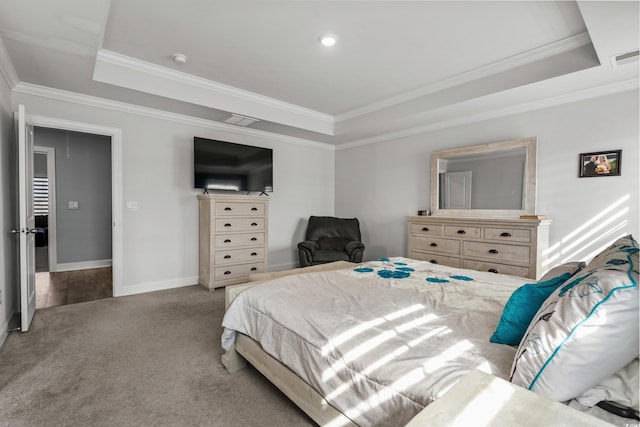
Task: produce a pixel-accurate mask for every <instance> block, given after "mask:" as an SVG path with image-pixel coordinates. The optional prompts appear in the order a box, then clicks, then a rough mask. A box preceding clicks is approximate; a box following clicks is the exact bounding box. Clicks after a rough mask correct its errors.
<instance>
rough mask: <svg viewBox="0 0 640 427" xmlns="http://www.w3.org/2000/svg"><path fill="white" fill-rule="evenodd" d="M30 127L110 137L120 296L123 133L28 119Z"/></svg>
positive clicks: (115, 266)
mask: <svg viewBox="0 0 640 427" xmlns="http://www.w3.org/2000/svg"><path fill="white" fill-rule="evenodd" d="M31 121H32V123H33V126H38V127H44V128H53V129H61V130H70V131H74V132H83V133H90V134H95V135H104V136H109V137H111V247H112V249H111V259H112V272H113V296H114V297H117V296H121V295H123V294H124V293H123V265H122V260H123V230H122V229H123V227H122V218H123V213H122V194H123V190H122V166H123V165H122V129H119V128H112V127H107V126H101V125H96V124H92V123H83V122H76V121H71V120H65V119H58V118H55V117H47V116H39V115H31Z"/></svg>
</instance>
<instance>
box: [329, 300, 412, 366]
mask: <svg viewBox="0 0 640 427" xmlns="http://www.w3.org/2000/svg"><path fill="white" fill-rule="evenodd" d="M422 309H424V305H423V304H414V305H412V306H410V307H407V308H403V309H402V310H398V311H395V312H393V313H389V314H387V315H384V316H381V317H378V318H377V319H373V320H370V321H368V322H364V323H361V324H359V325H358V326H354V327H353V328H351V329H349V330H348V331H345V332H343V333H341V334H340V335H338V336H336V337H333V338H331V339H330V340H329V342H328V343H327V344H326V345H325V346H324V347H322V355H323V356H326V355H328V354H329V353H330V352H331V351H333V350H334V349H335V348H336V347H337V346H339V345H340V344H344V343H345V342H347V341H349V340H350V339H352V338H354V337H356V336H357V335H360V334H361V333H363V332H366V331H368V330H369V329H372V328H374V327H376V326H378V325H381V324H383V323H384V322H386V321H392V320H395V319H398V318H400V317H402V316H406V315H407V314H411V313H413V312H415V311H418V310H422Z"/></svg>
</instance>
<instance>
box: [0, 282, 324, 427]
mask: <svg viewBox="0 0 640 427" xmlns="http://www.w3.org/2000/svg"><path fill="white" fill-rule="evenodd" d="M223 310H224V290H222V289H219V290H216V291H215V292H208V291H206V290H204V289H202V288H200V287H198V286H190V287H186V288H180V289H173V290H169V291H160V292H154V293H148V294H143V295H134V296H128V297H121V298H109V299H104V300H100V301H91V302H85V303H80V304H74V305H67V306H61V307H52V308H47V309H42V310H38V311H37V312H36V315H35V318H34V321H33V324H32V327H31V330H30V331H29V332H28V333H24V334H21V333H17V332H12V333H10V335H9V337H8V338H7V341H6V342H5V344H4V346H3V347H2V349H1V350H0V425H10V426H45V425H46V426H52V425H55V426H62V425H67V426H76V425H77V426H87V425H92V426H149V425H154V426H156V425H170V426H225V427H227V426H313V425H315V424H314V423H313V422H312V421H311V420H310V419H309V418H308V417H306V415H304V414H303V413H302V412H301V411H300V410H299V409H298V408H296V407H295V405H293V404H292V403H291V402H290V401H289V400H288V399H287V398H286V397H285V396H284V395H282V394H281V393H280V392H279V391H278V390H277V389H276V388H275V387H274V386H272V385H271V384H270V383H269V382H268V381H266V380H265V379H264V378H263V377H262V376H261V375H260V374H259V373H258V372H257V371H255V370H254V369H253V368H248V369H245V370H243V371H241V372H238V373H236V374H233V375H230V374H228V373H227V372H226V371H225V369H224V367H223V366H222V364H221V363H220V356H221V354H222V349H221V348H220V334H221V326H220V323H221V320H222V315H223Z"/></svg>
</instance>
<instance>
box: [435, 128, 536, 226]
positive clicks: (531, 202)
mask: <svg viewBox="0 0 640 427" xmlns="http://www.w3.org/2000/svg"><path fill="white" fill-rule="evenodd" d="M523 147H524V148H525V152H526V157H525V168H524V192H525V194H524V197H523V199H524V206H523V209H440V208H439V207H438V206H439V203H438V201H439V199H440V188H439V182H440V180H439V178H438V177H439V173H440V171H439V169H438V163H439V160H440V159H451V158H455V157H463V156H469V155H473V154H479V155H486V154H491V153H497V152H501V151H507V150H512V149H515V148H523ZM537 157H538V138H537V137H535V136H532V137H529V138H520V139H512V140H509V141H500V142H492V143H490V144H481V145H473V146H470V147H462V148H454V149H451V150H444V151H434V152H432V153H431V212H432V215H433V216H446V217H471V218H473V217H475V218H519V217H520V215H535V213H536V178H537Z"/></svg>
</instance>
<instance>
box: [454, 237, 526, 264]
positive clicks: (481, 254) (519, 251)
mask: <svg viewBox="0 0 640 427" xmlns="http://www.w3.org/2000/svg"><path fill="white" fill-rule="evenodd" d="M529 250H530V249H529V247H528V246H517V245H506V244H502V243H490V242H463V243H462V254H463V256H465V257H473V258H485V259H491V260H499V261H506V262H508V263H511V262H515V263H524V264H529Z"/></svg>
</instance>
